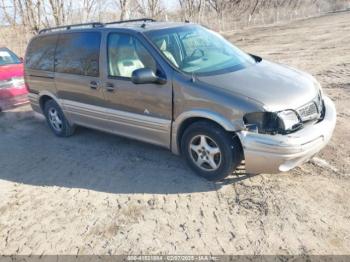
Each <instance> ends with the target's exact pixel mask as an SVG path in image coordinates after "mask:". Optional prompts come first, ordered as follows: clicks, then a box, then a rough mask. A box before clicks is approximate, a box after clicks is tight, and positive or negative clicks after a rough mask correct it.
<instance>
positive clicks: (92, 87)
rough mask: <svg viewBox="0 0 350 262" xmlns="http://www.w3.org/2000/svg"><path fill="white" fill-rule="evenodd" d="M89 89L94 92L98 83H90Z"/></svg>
mask: <svg viewBox="0 0 350 262" xmlns="http://www.w3.org/2000/svg"><path fill="white" fill-rule="evenodd" d="M90 88H91V89H94V90H96V89H97V88H98V83H97V82H96V81H91V82H90Z"/></svg>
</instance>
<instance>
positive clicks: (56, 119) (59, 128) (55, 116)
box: [44, 99, 75, 137]
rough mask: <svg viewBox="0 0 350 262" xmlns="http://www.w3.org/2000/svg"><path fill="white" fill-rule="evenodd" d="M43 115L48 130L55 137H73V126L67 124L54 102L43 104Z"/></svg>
mask: <svg viewBox="0 0 350 262" xmlns="http://www.w3.org/2000/svg"><path fill="white" fill-rule="evenodd" d="M44 114H45V117H46V121H47V123H48V125H49V127H50V129H51V130H52V132H53V133H54V134H55V135H56V136H58V137H68V136H71V135H73V133H74V131H75V126H73V125H71V124H69V122H68V120H67V119H66V117H65V116H64V114H63V111H62V109H61V108H60V106H59V105H58V104H57V103H56V101H55V100H52V99H51V100H49V101H47V102H46V103H45V105H44Z"/></svg>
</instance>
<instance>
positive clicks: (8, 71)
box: [0, 64, 24, 80]
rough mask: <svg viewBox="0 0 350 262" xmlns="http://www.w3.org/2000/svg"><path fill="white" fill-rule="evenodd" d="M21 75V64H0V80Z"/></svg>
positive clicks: (22, 73) (22, 72)
mask: <svg viewBox="0 0 350 262" xmlns="http://www.w3.org/2000/svg"><path fill="white" fill-rule="evenodd" d="M23 75H24V71H23V64H10V65H3V66H0V80H6V79H9V78H12V77H19V76H23Z"/></svg>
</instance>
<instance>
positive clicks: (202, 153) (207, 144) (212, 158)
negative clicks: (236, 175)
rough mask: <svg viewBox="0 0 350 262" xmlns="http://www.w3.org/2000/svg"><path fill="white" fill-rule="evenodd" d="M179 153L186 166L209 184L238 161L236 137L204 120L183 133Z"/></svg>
mask: <svg viewBox="0 0 350 262" xmlns="http://www.w3.org/2000/svg"><path fill="white" fill-rule="evenodd" d="M181 151H182V154H183V155H184V157H185V158H186V161H187V163H188V164H189V166H190V167H191V168H192V169H193V170H194V171H195V172H196V173H197V174H198V175H200V176H202V177H204V178H206V179H208V180H210V181H219V180H222V179H224V178H225V177H227V176H228V175H230V174H231V173H232V172H233V171H234V170H235V169H236V168H237V166H238V165H239V164H240V162H241V161H242V148H241V145H240V142H239V141H238V138H237V137H233V136H232V134H231V135H230V134H229V133H228V132H226V131H225V130H223V129H222V128H220V127H219V126H217V125H216V124H214V123H210V122H207V121H200V122H196V123H194V124H192V125H191V126H189V127H188V128H187V129H186V130H185V132H184V135H183V136H182V140H181Z"/></svg>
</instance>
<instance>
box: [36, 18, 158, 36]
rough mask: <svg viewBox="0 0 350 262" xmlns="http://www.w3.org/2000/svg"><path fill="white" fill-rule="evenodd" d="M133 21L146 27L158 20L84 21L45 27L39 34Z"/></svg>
mask: <svg viewBox="0 0 350 262" xmlns="http://www.w3.org/2000/svg"><path fill="white" fill-rule="evenodd" d="M132 22H144V23H143V24H142V25H141V27H145V23H146V22H156V20H154V19H151V18H139V19H130V20H120V21H114V22H108V23H100V22H92V23H84V24H74V25H64V26H57V27H50V28H45V29H42V30H40V31H39V34H42V33H47V32H52V31H56V30H70V29H72V28H84V27H92V28H96V27H104V26H105V25H113V24H123V23H132Z"/></svg>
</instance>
